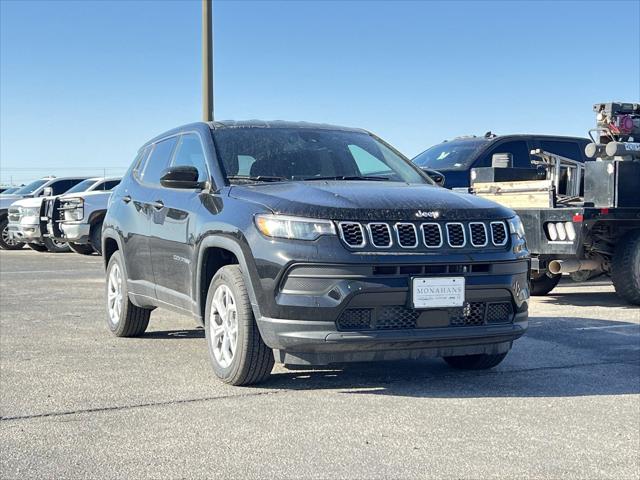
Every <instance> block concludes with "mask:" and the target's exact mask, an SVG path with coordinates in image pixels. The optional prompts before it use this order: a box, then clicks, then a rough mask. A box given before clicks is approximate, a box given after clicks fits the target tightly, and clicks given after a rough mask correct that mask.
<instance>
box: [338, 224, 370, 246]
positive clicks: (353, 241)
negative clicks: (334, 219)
mask: <svg viewBox="0 0 640 480" xmlns="http://www.w3.org/2000/svg"><path fill="white" fill-rule="evenodd" d="M340 235H341V236H342V240H344V243H346V244H347V245H349V246H350V247H352V248H362V247H364V245H365V240H364V232H363V231H362V225H360V224H359V223H355V222H341V223H340Z"/></svg>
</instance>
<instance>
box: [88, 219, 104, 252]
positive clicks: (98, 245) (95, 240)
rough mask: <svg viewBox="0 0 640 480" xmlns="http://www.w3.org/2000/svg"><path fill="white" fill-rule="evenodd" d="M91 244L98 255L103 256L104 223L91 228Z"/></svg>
mask: <svg viewBox="0 0 640 480" xmlns="http://www.w3.org/2000/svg"><path fill="white" fill-rule="evenodd" d="M89 237H90V238H89V244H90V245H91V246H92V247H93V249H94V250H95V251H96V253H97V254H98V255H102V221H100V222H98V223H96V224H95V225H93V226H92V227H91V233H90V235H89Z"/></svg>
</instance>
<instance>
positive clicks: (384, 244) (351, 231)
mask: <svg viewBox="0 0 640 480" xmlns="http://www.w3.org/2000/svg"><path fill="white" fill-rule="evenodd" d="M365 230H366V231H367V232H368V235H366V236H365ZM392 230H393V231H395V236H394V235H392V233H391V231H392ZM338 231H339V233H340V237H341V238H342V240H343V241H344V242H345V243H346V244H347V246H349V247H351V248H364V247H366V246H367V244H368V245H369V246H370V247H373V248H391V247H392V246H393V245H394V237H395V242H396V243H397V245H398V246H399V247H400V248H403V249H412V248H420V247H426V248H428V249H434V248H441V247H443V246H444V245H445V242H446V244H447V246H448V247H450V248H465V247H466V248H483V247H487V246H488V245H489V244H490V243H491V244H492V245H493V247H503V246H505V245H506V244H507V242H508V240H509V235H508V231H507V226H506V224H505V222H469V223H462V222H446V223H445V222H443V223H436V222H427V223H421V224H415V223H409V222H397V223H395V224H388V223H384V222H371V223H368V224H366V223H362V224H361V223H358V222H340V223H338ZM418 232H420V233H418Z"/></svg>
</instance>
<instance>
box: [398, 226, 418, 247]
mask: <svg viewBox="0 0 640 480" xmlns="http://www.w3.org/2000/svg"><path fill="white" fill-rule="evenodd" d="M394 228H395V230H396V236H397V238H398V245H400V246H401V247H402V248H416V247H417V246H418V231H417V230H416V226H415V225H414V224H413V223H402V222H398V223H396V224H395V225H394Z"/></svg>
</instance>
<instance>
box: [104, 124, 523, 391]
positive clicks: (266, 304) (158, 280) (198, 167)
mask: <svg viewBox="0 0 640 480" xmlns="http://www.w3.org/2000/svg"><path fill="white" fill-rule="evenodd" d="M102 250H103V255H104V261H105V267H106V276H107V284H106V289H107V295H106V298H107V313H108V314H107V325H108V327H109V329H110V330H111V331H112V332H113V333H114V334H115V335H117V336H134V335H141V334H143V333H144V331H145V329H146V328H147V325H148V323H149V315H150V312H151V310H153V309H154V308H156V307H160V308H168V309H170V310H173V311H176V312H180V313H185V314H188V315H192V316H193V317H195V318H196V319H197V320H198V321H199V322H200V323H203V324H204V326H205V332H206V337H207V343H208V346H209V353H210V358H211V363H212V366H213V370H214V372H215V374H216V375H217V376H218V377H219V378H220V379H222V380H223V381H225V382H227V383H231V384H234V385H245V384H250V383H255V382H258V381H261V380H263V379H265V378H266V377H267V376H268V375H269V373H270V372H271V369H272V366H273V363H274V360H276V361H278V362H281V363H284V364H303V365H308V364H314V365H318V364H319V365H324V364H330V363H341V362H346V361H374V360H385V359H400V358H419V357H421V356H439V357H444V359H445V360H446V361H447V362H448V363H449V364H450V365H452V366H453V367H456V368H468V369H485V368H491V367H493V366H495V365H497V364H498V363H500V362H501V361H502V359H503V358H504V357H505V355H506V354H507V352H508V351H509V349H510V348H511V346H512V342H513V341H514V340H515V339H517V338H518V337H520V336H521V335H522V334H523V333H524V332H525V330H526V328H527V319H528V314H527V305H528V298H529V290H528V273H529V253H528V251H527V249H526V244H525V240H524V233H523V230H522V224H521V223H520V220H519V218H518V217H517V216H516V215H515V214H514V212H513V211H512V210H510V209H508V208H505V207H501V206H499V205H497V204H495V203H493V202H490V201H487V200H484V199H481V198H477V197H474V196H471V195H467V194H458V193H455V192H452V191H449V190H446V189H444V188H440V187H438V186H436V185H434V184H433V182H432V181H431V180H430V179H429V177H428V176H427V175H426V174H425V173H424V172H423V171H422V170H420V169H419V168H417V167H416V166H415V165H413V164H412V163H411V162H410V161H409V160H408V159H407V158H406V157H404V156H403V155H401V154H400V153H398V152H397V151H396V150H395V149H394V148H393V147H391V146H389V145H388V144H386V143H385V142H383V141H382V140H380V139H379V138H378V137H376V136H374V135H372V134H371V133H369V132H366V131H364V130H358V129H348V128H342V127H333V126H327V125H314V124H308V123H288V122H270V123H266V122H223V123H219V122H217V123H196V124H191V125H187V126H184V127H180V128H177V129H174V130H171V131H169V132H166V133H164V134H162V135H160V136H158V137H157V138H154V139H153V140H151V141H149V142H148V143H146V144H145V145H143V146H142V147H141V148H140V150H139V154H138V156H137V158H136V159H135V161H134V162H133V164H132V166H131V168H130V169H129V171H128V173H127V174H126V175H125V176H124V178H123V180H122V183H121V184H120V185H119V186H118V187H117V189H116V190H115V191H114V193H113V195H112V196H111V199H110V204H109V208H108V211H107V215H106V218H105V220H104V229H103V249H102Z"/></svg>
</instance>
